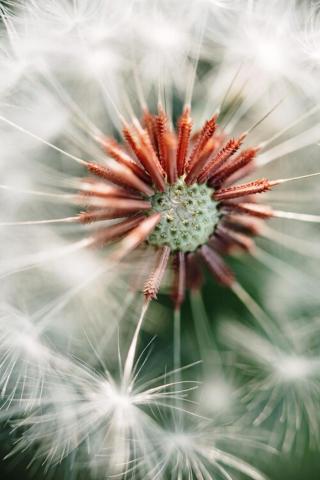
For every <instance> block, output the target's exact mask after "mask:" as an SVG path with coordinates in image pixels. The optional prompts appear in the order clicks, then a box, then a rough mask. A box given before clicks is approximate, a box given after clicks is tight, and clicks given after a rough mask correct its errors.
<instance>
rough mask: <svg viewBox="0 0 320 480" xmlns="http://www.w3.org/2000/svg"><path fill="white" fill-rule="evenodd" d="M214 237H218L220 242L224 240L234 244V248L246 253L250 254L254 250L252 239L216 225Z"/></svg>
mask: <svg viewBox="0 0 320 480" xmlns="http://www.w3.org/2000/svg"><path fill="white" fill-rule="evenodd" d="M215 235H217V236H218V237H220V238H221V239H222V241H223V240H224V239H226V240H227V241H228V242H230V243H234V244H235V245H236V246H238V247H239V248H241V249H242V250H245V251H246V252H249V253H250V252H252V251H253V249H254V242H253V240H252V238H249V237H248V236H247V235H244V234H243V233H238V232H235V231H233V230H231V229H229V228H227V227H225V226H223V225H221V224H220V225H218V227H217V228H216V231H215Z"/></svg>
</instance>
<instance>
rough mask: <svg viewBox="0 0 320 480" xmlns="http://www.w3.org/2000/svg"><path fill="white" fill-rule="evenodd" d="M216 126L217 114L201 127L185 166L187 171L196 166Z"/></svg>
mask: <svg viewBox="0 0 320 480" xmlns="http://www.w3.org/2000/svg"><path fill="white" fill-rule="evenodd" d="M216 128H217V115H214V116H213V117H211V118H210V120H207V121H206V123H205V124H204V126H203V127H202V129H201V132H200V134H199V137H198V139H197V141H196V143H195V145H194V147H193V149H192V152H191V155H190V157H189V159H188V161H187V165H186V168H185V170H186V172H187V173H189V172H190V171H191V170H192V169H193V168H194V165H196V164H197V162H198V161H199V158H200V155H201V153H202V151H203V149H204V147H205V146H206V145H207V143H208V141H209V140H210V138H211V137H212V135H213V134H214V132H215V130H216Z"/></svg>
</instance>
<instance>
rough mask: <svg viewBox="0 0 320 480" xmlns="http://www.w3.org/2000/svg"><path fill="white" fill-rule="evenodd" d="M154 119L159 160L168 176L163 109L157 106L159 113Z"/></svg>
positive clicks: (165, 122)
mask: <svg viewBox="0 0 320 480" xmlns="http://www.w3.org/2000/svg"><path fill="white" fill-rule="evenodd" d="M155 118H156V136H157V145H158V149H159V160H160V163H161V165H162V168H163V169H164V171H165V172H166V174H167V175H168V167H169V160H168V153H169V152H168V145H167V141H166V139H167V134H168V133H169V128H168V117H167V114H166V113H165V112H164V110H163V108H162V107H161V106H159V113H158V115H157V116H156V117H155Z"/></svg>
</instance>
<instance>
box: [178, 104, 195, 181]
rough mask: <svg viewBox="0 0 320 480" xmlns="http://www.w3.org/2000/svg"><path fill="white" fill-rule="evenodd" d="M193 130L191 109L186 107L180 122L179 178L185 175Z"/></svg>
mask: <svg viewBox="0 0 320 480" xmlns="http://www.w3.org/2000/svg"><path fill="white" fill-rule="evenodd" d="M191 130H192V120H191V117H190V108H189V107H185V109H184V111H183V113H182V115H181V117H180V119H179V121H178V147H177V171H178V176H179V177H181V175H183V174H184V170H185V163H186V158H187V154H188V149H189V144H190V135H191Z"/></svg>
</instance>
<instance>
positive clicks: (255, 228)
mask: <svg viewBox="0 0 320 480" xmlns="http://www.w3.org/2000/svg"><path fill="white" fill-rule="evenodd" d="M222 221H223V224H224V225H227V227H228V228H231V229H232V230H235V231H237V232H244V233H246V234H249V235H254V236H256V235H261V234H262V232H263V228H264V222H263V221H262V220H261V219H258V218H256V217H251V216H248V215H243V214H242V215H226V216H224V217H223V220H222Z"/></svg>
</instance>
